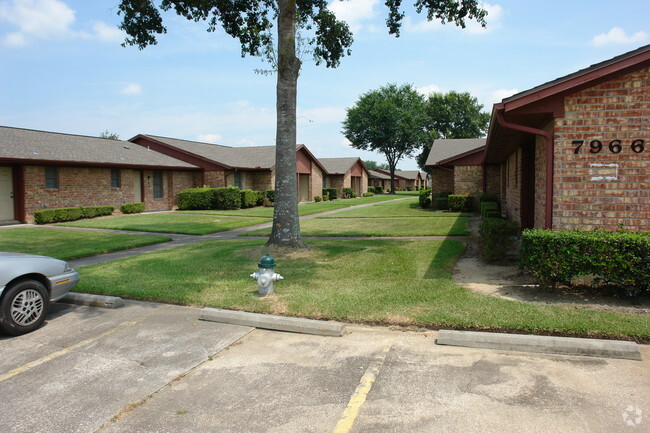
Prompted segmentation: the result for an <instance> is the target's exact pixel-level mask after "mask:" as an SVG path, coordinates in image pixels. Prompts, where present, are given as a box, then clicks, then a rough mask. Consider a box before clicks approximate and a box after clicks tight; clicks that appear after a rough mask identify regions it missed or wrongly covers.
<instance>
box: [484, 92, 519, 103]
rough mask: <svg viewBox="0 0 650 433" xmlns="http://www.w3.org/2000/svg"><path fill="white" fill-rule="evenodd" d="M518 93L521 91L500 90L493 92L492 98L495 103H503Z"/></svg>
mask: <svg viewBox="0 0 650 433" xmlns="http://www.w3.org/2000/svg"><path fill="white" fill-rule="evenodd" d="M517 93H519V89H498V90H494V91H492V93H491V94H490V97H491V99H492V100H493V101H494V102H501V101H502V100H503V99H505V98H509V97H510V96H512V95H514V94H517Z"/></svg>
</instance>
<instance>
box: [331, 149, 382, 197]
mask: <svg viewBox="0 0 650 433" xmlns="http://www.w3.org/2000/svg"><path fill="white" fill-rule="evenodd" d="M318 161H319V162H320V163H321V164H322V165H323V167H325V172H326V175H325V177H324V178H323V188H336V189H338V190H339V197H342V196H343V188H352V190H353V191H354V193H355V194H357V195H361V194H364V193H366V192H368V178H369V176H370V172H369V171H368V169H367V168H366V166H365V165H364V164H363V161H361V158H358V157H356V158H355V157H352V158H319V159H318Z"/></svg>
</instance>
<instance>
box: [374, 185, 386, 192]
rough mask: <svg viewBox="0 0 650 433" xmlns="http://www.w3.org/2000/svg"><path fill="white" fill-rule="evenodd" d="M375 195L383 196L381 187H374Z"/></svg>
mask: <svg viewBox="0 0 650 433" xmlns="http://www.w3.org/2000/svg"><path fill="white" fill-rule="evenodd" d="M375 193H376V194H383V193H384V187H383V186H376V187H375Z"/></svg>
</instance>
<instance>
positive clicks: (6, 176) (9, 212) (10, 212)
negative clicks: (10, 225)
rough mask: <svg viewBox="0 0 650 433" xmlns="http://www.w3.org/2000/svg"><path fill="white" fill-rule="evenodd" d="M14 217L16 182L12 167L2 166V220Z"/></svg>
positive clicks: (0, 214)
mask: <svg viewBox="0 0 650 433" xmlns="http://www.w3.org/2000/svg"><path fill="white" fill-rule="evenodd" d="M13 219H14V182H13V171H12V169H11V167H0V221H6V220H13Z"/></svg>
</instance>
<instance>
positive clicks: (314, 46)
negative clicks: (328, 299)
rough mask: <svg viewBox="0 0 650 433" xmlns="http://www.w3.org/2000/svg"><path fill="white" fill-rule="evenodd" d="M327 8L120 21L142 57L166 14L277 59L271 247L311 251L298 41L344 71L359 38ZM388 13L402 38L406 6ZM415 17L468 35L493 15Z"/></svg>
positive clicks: (287, 5)
mask: <svg viewBox="0 0 650 433" xmlns="http://www.w3.org/2000/svg"><path fill="white" fill-rule="evenodd" d="M327 6H328V2H327V1H326V0H250V1H232V0H159V1H158V2H156V1H155V0H121V1H120V4H119V6H118V14H120V15H122V16H123V20H122V23H121V25H120V29H122V30H124V31H125V32H126V34H127V35H128V37H127V39H126V41H125V43H124V45H135V46H137V47H138V48H140V49H144V48H145V47H147V46H149V45H155V44H156V43H157V40H156V35H161V34H164V33H166V32H167V28H166V27H165V26H164V25H163V18H162V15H161V12H160V11H161V10H162V11H170V10H172V9H173V10H174V11H175V12H176V13H177V14H178V15H180V16H182V17H185V18H186V19H188V20H192V21H196V22H198V21H205V22H207V30H208V31H209V32H213V31H215V30H216V29H217V28H218V27H222V28H223V30H224V31H225V32H226V33H227V34H228V35H230V36H232V37H233V38H237V39H239V42H240V44H241V49H242V56H245V55H251V56H262V57H266V58H267V59H269V58H273V59H274V60H273V65H272V66H273V67H274V69H275V71H276V73H277V84H276V110H277V123H276V159H275V163H276V165H275V167H276V172H275V190H276V192H275V194H276V195H275V199H276V201H275V207H274V213H273V229H272V232H271V236H270V238H269V241H268V243H267V245H278V246H293V247H302V246H304V245H305V244H304V242H303V240H302V236H301V234H300V223H299V220H298V199H297V196H298V190H297V182H296V91H297V81H298V73H299V71H300V67H301V64H302V62H301V61H300V59H299V58H298V57H297V55H296V33H297V31H298V30H299V29H300V30H302V31H304V32H305V34H306V35H307V36H306V37H305V38H304V39H301V40H303V41H306V44H307V46H308V47H309V49H310V50H311V53H312V55H313V57H314V60H315V62H316V64H320V63H325V66H327V67H330V68H335V67H337V66H338V65H339V62H340V60H341V58H343V57H344V56H346V55H349V54H350V46H351V44H352V33H351V31H350V28H349V27H348V25H347V24H346V23H345V22H343V21H339V20H338V19H337V18H336V16H335V15H334V13H333V12H332V11H330V10H329V9H328V8H327ZM386 6H387V7H388V18H387V20H386V24H387V26H388V30H389V33H390V34H394V35H396V36H399V30H400V26H401V23H402V20H403V18H404V16H405V14H404V12H403V11H402V7H401V0H387V1H386ZM415 9H416V11H417V12H418V13H421V12H422V11H423V10H426V14H427V19H428V20H433V19H436V20H439V21H441V22H442V23H445V22H450V23H454V24H455V25H457V26H460V27H463V28H464V27H465V20H466V19H470V20H471V19H474V20H476V21H477V22H479V23H480V24H481V25H483V26H485V17H486V15H487V12H486V11H485V10H484V9H483V8H481V7H480V6H479V3H478V0H415ZM274 23H275V24H274ZM274 25H275V26H276V28H274ZM274 40H277V45H276V43H275V42H274Z"/></svg>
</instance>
